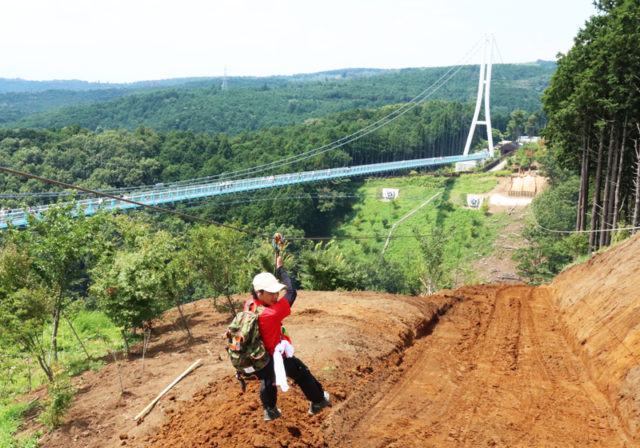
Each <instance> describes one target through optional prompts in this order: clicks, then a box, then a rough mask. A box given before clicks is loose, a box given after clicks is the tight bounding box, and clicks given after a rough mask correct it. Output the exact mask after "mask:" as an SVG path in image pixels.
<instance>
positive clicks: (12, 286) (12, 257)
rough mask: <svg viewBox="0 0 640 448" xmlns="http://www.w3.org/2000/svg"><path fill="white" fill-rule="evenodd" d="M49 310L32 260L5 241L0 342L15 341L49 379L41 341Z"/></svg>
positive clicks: (0, 262) (0, 253) (0, 264)
mask: <svg viewBox="0 0 640 448" xmlns="http://www.w3.org/2000/svg"><path fill="white" fill-rule="evenodd" d="M50 312H51V303H50V301H49V300H48V299H47V296H46V290H45V288H44V287H43V286H42V285H41V284H40V283H39V282H38V280H37V274H36V273H35V271H34V269H33V260H32V259H31V258H29V257H28V255H27V254H26V253H25V251H22V250H19V249H18V247H16V246H15V245H13V244H11V243H9V244H5V245H4V247H2V248H1V249H0V341H1V342H2V343H3V345H8V344H17V347H19V348H20V352H21V354H22V355H23V356H25V357H28V356H33V357H35V358H36V359H37V360H38V363H39V364H40V367H41V368H42V369H43V371H44V373H45V374H46V375H47V377H48V378H49V379H50V380H51V379H53V376H52V371H51V368H50V366H49V364H48V361H47V358H46V356H45V351H44V347H43V341H42V333H43V329H44V327H45V325H46V323H47V322H48V319H49V316H50Z"/></svg>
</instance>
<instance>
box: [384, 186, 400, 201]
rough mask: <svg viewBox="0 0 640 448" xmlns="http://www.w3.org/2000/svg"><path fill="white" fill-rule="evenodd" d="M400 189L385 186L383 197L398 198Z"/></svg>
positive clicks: (388, 198) (387, 198) (386, 198)
mask: <svg viewBox="0 0 640 448" xmlns="http://www.w3.org/2000/svg"><path fill="white" fill-rule="evenodd" d="M399 193H400V190H398V189H397V188H383V189H382V199H385V200H387V201H390V200H392V199H397V198H398V194H399Z"/></svg>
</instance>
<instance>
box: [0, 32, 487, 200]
mask: <svg viewBox="0 0 640 448" xmlns="http://www.w3.org/2000/svg"><path fill="white" fill-rule="evenodd" d="M481 43H482V40H479V41H478V42H476V44H475V45H474V46H473V47H472V48H471V49H470V50H469V51H468V52H467V53H466V54H465V55H464V56H463V57H462V58H461V59H460V63H459V64H457V65H454V66H451V67H449V69H448V70H447V71H446V72H445V73H444V74H442V75H441V76H440V77H439V78H438V79H437V80H436V81H435V82H434V83H433V84H431V85H430V86H429V87H427V88H426V89H424V90H423V91H422V92H420V93H419V94H417V95H416V96H414V97H413V98H412V99H411V100H409V101H407V102H406V103H404V104H403V105H401V106H399V107H398V108H397V109H395V110H394V111H392V112H390V113H388V114H387V115H385V116H384V117H382V118H380V119H378V120H376V121H374V122H373V123H370V124H369V125H367V126H365V127H363V128H361V129H359V130H357V131H355V132H353V133H351V134H349V135H346V136H344V137H341V138H339V139H337V140H334V141H333V142H330V143H327V144H325V145H322V146H319V147H316V148H313V149H310V150H307V151H304V152H302V153H300V154H294V155H291V156H288V157H285V158H282V159H279V160H276V161H273V162H268V163H265V164H261V165H256V166H253V167H249V168H243V169H240V170H235V171H229V172H226V173H220V174H217V175H214V176H207V177H201V178H195V179H188V180H184V181H177V182H172V183H171V184H172V185H175V186H178V185H185V184H188V185H197V184H199V183H208V182H210V181H212V180H216V179H220V180H222V179H236V178H238V177H241V176H248V175H251V174H255V173H259V172H263V171H267V170H272V169H275V168H280V167H283V166H287V165H291V164H294V163H298V162H301V161H304V160H307V159H309V158H311V157H315V156H318V155H320V154H323V153H325V152H328V151H332V150H334V149H338V148H341V147H343V146H345V145H347V144H349V143H351V142H354V141H356V140H358V139H360V138H362V137H365V136H366V135H369V134H371V133H372V132H375V131H377V130H378V129H380V128H382V127H384V126H386V125H388V124H389V123H391V122H393V121H394V120H396V119H398V118H400V117H401V116H403V115H405V114H406V113H407V112H409V111H411V110H413V109H414V108H415V107H417V106H418V105H419V104H421V103H423V102H424V101H426V100H427V99H428V98H430V97H431V96H433V95H434V94H435V93H436V92H437V91H438V90H439V89H440V88H441V87H442V86H444V85H445V84H446V83H447V82H448V81H449V80H451V78H453V77H454V76H455V75H456V74H457V73H458V72H459V71H460V70H462V68H463V67H464V65H463V64H464V63H466V62H468V60H469V59H470V58H471V57H472V56H473V54H474V53H476V52H477V50H478V48H479V47H480V45H481ZM154 186H155V185H140V186H136V187H123V188H118V189H110V190H103V191H102V193H106V194H109V192H113V193H115V192H125V191H133V190H137V189H144V188H152V187H154ZM17 194H24V195H25V196H18V197H15V198H20V197H28V196H27V195H28V193H17ZM38 194H40V193H38ZM42 194H43V195H51V196H50V197H56V195H58V196H66V195H69V193H68V192H59V193H55V192H52V193H48V192H43V193H42ZM34 195H35V194H34ZM2 197H7V198H8V197H9V196H0V198H2ZM46 197H49V196H46Z"/></svg>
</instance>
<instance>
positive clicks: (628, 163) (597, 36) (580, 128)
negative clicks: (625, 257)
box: [520, 0, 640, 281]
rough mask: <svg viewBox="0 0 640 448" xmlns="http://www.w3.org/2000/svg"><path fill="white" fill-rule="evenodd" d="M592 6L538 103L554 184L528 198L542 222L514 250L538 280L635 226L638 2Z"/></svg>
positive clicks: (639, 178)
mask: <svg viewBox="0 0 640 448" xmlns="http://www.w3.org/2000/svg"><path fill="white" fill-rule="evenodd" d="M595 3H596V6H597V7H598V9H599V11H600V14H598V15H596V16H594V17H592V18H591V19H590V20H589V21H588V22H587V24H586V26H585V27H584V28H583V29H581V30H580V32H579V33H578V35H577V36H576V37H575V39H574V45H573V47H572V48H571V50H570V51H569V52H567V54H563V55H560V57H559V59H558V69H557V71H556V72H555V73H554V75H553V76H552V78H551V84H550V86H549V87H548V88H547V89H546V90H545V92H544V95H543V97H542V101H543V103H544V110H545V112H546V115H547V117H548V119H549V122H548V124H547V126H546V128H545V129H544V130H543V135H544V137H545V139H546V140H547V147H548V148H549V150H548V154H547V156H546V161H545V168H546V169H545V170H546V172H547V175H548V176H549V178H550V181H551V186H552V188H551V189H550V191H549V192H548V193H547V194H546V195H543V197H542V198H540V200H539V201H538V203H537V205H536V203H535V202H534V212H535V217H536V219H537V220H538V223H539V224H541V225H539V226H531V227H529V228H528V229H527V232H526V233H525V236H526V237H527V238H528V239H530V240H532V241H534V244H533V245H532V247H531V248H529V249H527V250H523V251H521V253H520V256H521V257H522V267H523V269H524V270H525V271H527V272H528V274H529V275H530V278H531V279H535V280H537V281H543V280H547V279H549V278H550V277H552V276H553V275H555V273H557V272H559V271H560V270H561V269H562V268H563V267H564V266H566V265H567V264H568V263H570V262H572V261H573V260H574V259H575V258H576V257H577V256H581V255H586V254H591V253H593V252H595V251H597V250H598V249H600V248H605V247H608V246H609V245H610V244H612V243H615V242H617V241H620V240H622V239H624V238H625V237H626V236H628V235H629V234H630V233H635V232H636V231H637V229H638V227H639V225H640V148H639V147H638V141H639V140H640V77H639V76H638V73H640V2H638V1H637V0H624V1H623V0H601V1H597V2H595ZM554 204H555V205H554ZM561 208H564V211H561ZM569 210H570V211H571V212H572V215H573V216H572V217H573V219H571V220H569V219H567V218H568V217H567V211H569ZM561 217H564V218H561ZM545 224H546V225H545ZM543 227H545V228H548V229H554V230H555V232H549V231H548V230H545V229H544V228H543Z"/></svg>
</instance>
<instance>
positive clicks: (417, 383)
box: [42, 237, 640, 447]
mask: <svg viewBox="0 0 640 448" xmlns="http://www.w3.org/2000/svg"><path fill="white" fill-rule="evenodd" d="M639 250H640V237H635V238H633V239H631V240H630V241H628V242H626V243H625V244H623V245H620V246H618V247H616V248H614V249H611V250H609V251H607V252H605V253H603V254H600V255H597V256H595V257H594V258H593V259H591V260H590V261H589V262H588V263H585V264H583V265H580V266H576V267H573V268H571V269H569V270H567V271H566V272H564V273H563V274H562V275H561V276H559V277H558V278H557V279H556V280H555V281H554V282H553V283H552V284H551V285H546V286H543V287H540V288H534V287H529V286H523V285H506V284H492V285H475V286H466V287H462V288H459V289H457V290H455V291H443V292H441V293H439V294H437V295H434V296H431V297H427V298H420V297H408V296H394V295H389V294H378V293H366V292H364V293H341V292H332V293H323V292H311V291H300V293H299V296H298V297H299V298H298V301H297V302H296V304H295V306H294V308H293V314H292V315H291V316H290V317H289V318H288V319H287V320H286V321H285V323H286V324H287V329H288V330H289V332H290V333H291V334H292V337H293V341H294V345H295V346H296V355H297V356H299V357H300V358H301V359H302V360H303V361H304V362H305V363H307V364H308V365H309V366H310V368H311V370H312V372H313V373H314V374H315V375H316V376H317V377H318V379H320V381H321V382H322V383H323V385H324V386H325V388H326V389H327V390H328V391H329V392H330V393H331V394H332V397H333V405H332V407H331V408H328V409H325V410H323V411H322V413H320V414H319V415H316V416H310V415H308V414H307V412H306V411H307V408H308V403H307V402H306V401H305V398H304V396H303V395H302V394H301V392H300V391H299V389H298V388H297V387H295V386H293V387H292V389H291V390H290V391H289V392H287V393H280V394H279V399H278V407H279V408H280V409H281V410H282V412H283V417H282V418H281V419H279V420H276V421H274V422H264V421H263V420H262V411H261V407H260V401H259V398H258V384H257V383H250V384H249V387H248V390H247V392H246V393H245V394H241V393H240V388H239V386H238V384H237V382H236V381H235V380H234V379H233V378H232V373H233V372H232V369H231V367H230V365H229V362H228V361H227V359H226V357H225V354H224V352H223V341H222V339H221V338H220V337H219V336H220V334H221V333H222V330H223V329H224V327H225V325H226V323H227V321H228V316H224V315H221V314H218V313H215V312H213V311H212V310H211V305H210V303H208V302H206V301H201V302H198V303H195V304H191V305H190V306H189V308H188V312H189V313H190V314H191V320H192V322H193V323H194V324H195V325H194V335H195V337H196V341H195V342H193V343H191V344H189V343H188V342H187V340H186V338H185V337H184V336H183V335H182V334H181V333H180V332H179V331H178V330H176V329H175V328H173V327H172V325H171V324H170V323H166V324H165V326H164V327H162V328H158V331H157V333H156V335H155V336H154V339H153V340H152V343H151V349H152V353H151V355H150V359H148V360H147V361H146V363H145V366H146V367H145V372H144V373H142V372H141V371H140V360H139V359H132V360H128V361H126V362H123V363H122V364H121V366H120V367H121V371H122V374H123V382H124V384H125V389H126V391H127V393H126V394H125V395H122V396H121V395H120V393H119V386H118V379H117V372H116V369H115V366H114V365H112V364H111V365H108V366H105V367H104V368H103V369H102V370H101V371H100V372H97V373H87V374H85V375H83V385H82V389H81V393H80V394H79V395H78V396H77V398H76V399H75V403H76V404H75V406H74V407H73V408H72V410H71V411H70V413H69V414H68V416H67V418H66V420H65V422H66V423H65V424H64V425H63V427H62V428H61V429H60V430H58V431H55V432H53V433H51V434H48V435H46V436H45V437H44V438H43V441H42V442H43V443H42V446H51V447H62V446H91V447H98V446H99V447H104V446H123V445H124V446H138V447H142V446H145V447H146V446H151V447H205V446H206V447H216V446H217V447H235V446H253V447H317V446H327V447H342V446H353V447H415V446H425V447H429V446H433V447H436V446H437V447H442V446H444V447H458V446H607V447H609V446H614V447H617V446H620V447H622V446H637V445H638V444H639V440H638V437H637V425H638V422H639V421H640V420H639V416H638V414H637V409H638V406H639V405H638V392H637V390H638V387H637V386H638V377H639V376H640V375H639V372H640V368H639V367H638V361H639V356H638V355H637V353H640V346H639V344H640V312H638V311H639V310H638V304H636V303H635V301H636V300H635V299H636V298H637V297H638V295H637V292H636V291H638V286H640V284H639V282H640V275H638V273H639V271H640V261H639V260H638V257H637V253H638V251H639ZM634 254H636V256H634ZM169 318H170V319H171V318H172V316H171V315H169ZM173 318H175V316H173ZM197 358H203V365H202V367H200V368H198V369H197V370H196V371H195V372H193V373H192V374H191V375H190V376H189V377H187V378H185V379H184V380H183V381H182V382H181V383H179V384H178V385H177V386H176V387H175V388H174V389H172V391H171V392H170V393H169V394H168V395H167V396H165V397H164V398H163V399H161V400H160V402H159V403H158V405H157V406H156V407H155V408H154V409H153V410H152V411H151V413H150V414H149V415H148V416H147V417H146V418H145V421H143V422H141V423H140V424H136V423H135V422H133V420H132V417H133V416H134V415H135V414H137V413H138V412H139V411H140V410H141V409H142V408H143V407H144V406H145V405H146V404H147V403H148V402H149V401H151V399H153V398H154V397H155V395H156V394H157V393H158V392H159V391H161V390H162V389H163V388H164V387H165V386H166V385H167V384H169V383H170V382H171V381H172V380H173V379H174V378H175V377H176V376H177V375H178V374H180V373H181V372H182V371H183V370H184V369H185V368H186V367H187V366H189V365H190V364H191V363H192V362H193V361H194V360H195V359H197Z"/></svg>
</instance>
